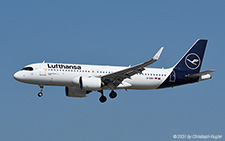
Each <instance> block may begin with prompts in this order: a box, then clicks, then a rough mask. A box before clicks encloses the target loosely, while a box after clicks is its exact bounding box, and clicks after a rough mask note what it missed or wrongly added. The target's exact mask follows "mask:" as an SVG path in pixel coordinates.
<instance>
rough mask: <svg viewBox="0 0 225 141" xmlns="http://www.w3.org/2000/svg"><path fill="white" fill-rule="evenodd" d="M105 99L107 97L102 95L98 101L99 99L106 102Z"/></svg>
mask: <svg viewBox="0 0 225 141" xmlns="http://www.w3.org/2000/svg"><path fill="white" fill-rule="evenodd" d="M106 100H107V98H106V97H105V96H104V95H102V96H101V97H100V98H99V101H100V102H101V103H104V102H106Z"/></svg>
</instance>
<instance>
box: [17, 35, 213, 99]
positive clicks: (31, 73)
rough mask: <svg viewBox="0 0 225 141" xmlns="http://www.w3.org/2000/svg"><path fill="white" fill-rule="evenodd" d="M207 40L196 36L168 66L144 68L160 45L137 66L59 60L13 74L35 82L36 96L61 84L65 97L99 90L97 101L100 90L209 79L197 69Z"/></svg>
mask: <svg viewBox="0 0 225 141" xmlns="http://www.w3.org/2000/svg"><path fill="white" fill-rule="evenodd" d="M207 41H208V40H204V39H198V40H197V41H196V42H195V43H194V44H193V45H192V46H191V48H190V49H189V50H188V51H187V52H186V53H185V54H184V56H183V57H182V58H181V59H180V60H179V61H178V62H177V63H176V64H175V65H174V66H173V67H171V68H166V69H165V68H161V69H159V68H146V67H147V66H149V65H151V64H152V63H154V62H156V61H157V60H158V59H159V57H160V55H161V53H162V51H163V48H164V47H161V48H160V49H159V51H158V52H157V53H156V54H155V55H154V57H153V58H152V59H150V60H148V61H146V62H143V63H140V64H138V65H134V66H129V67H122V66H104V65H81V64H63V63H46V62H45V61H43V62H42V63H34V64H30V65H27V66H25V67H24V68H23V69H22V70H20V71H18V72H16V73H15V74H14V78H15V79H16V80H17V81H20V82H23V83H28V84H34V85H39V87H40V92H39V93H38V96H39V97H41V96H42V95H43V93H42V91H43V87H44V86H64V87H65V93H66V96H68V97H86V95H87V94H89V93H90V92H92V91H97V92H100V93H101V96H100V98H99V101H100V102H101V103H104V102H105V101H106V100H107V97H106V96H105V95H104V94H103V90H111V92H110V94H109V97H110V98H111V99H114V98H115V97H117V93H116V92H115V90H118V89H125V90H127V89H137V90H150V89H162V88H168V87H175V86H180V85H184V84H189V83H195V82H199V81H203V80H208V79H211V75H210V73H212V72H214V71H215V70H208V71H203V72H200V68H201V65H202V60H203V56H204V53H205V48H206V45H207Z"/></svg>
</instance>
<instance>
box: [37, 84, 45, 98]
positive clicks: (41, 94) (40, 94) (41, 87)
mask: <svg viewBox="0 0 225 141" xmlns="http://www.w3.org/2000/svg"><path fill="white" fill-rule="evenodd" d="M43 88H44V86H42V85H40V92H39V93H38V97H42V96H43V93H42V91H43Z"/></svg>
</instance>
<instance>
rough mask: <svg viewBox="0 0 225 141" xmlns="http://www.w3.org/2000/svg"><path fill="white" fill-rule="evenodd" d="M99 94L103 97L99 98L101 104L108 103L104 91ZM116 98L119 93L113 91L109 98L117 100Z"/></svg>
mask: <svg viewBox="0 0 225 141" xmlns="http://www.w3.org/2000/svg"><path fill="white" fill-rule="evenodd" d="M98 92H100V93H101V97H100V98H99V101H100V102H101V103H104V102H106V100H107V97H106V96H104V94H103V90H100V91H98ZM116 96H117V93H116V92H115V91H113V90H112V91H111V92H110V94H109V97H110V98H111V99H113V98H116Z"/></svg>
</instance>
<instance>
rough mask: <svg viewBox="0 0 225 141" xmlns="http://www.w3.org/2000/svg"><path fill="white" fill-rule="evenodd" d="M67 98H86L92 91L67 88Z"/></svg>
mask: <svg viewBox="0 0 225 141" xmlns="http://www.w3.org/2000/svg"><path fill="white" fill-rule="evenodd" d="M65 90H66V96H68V97H86V94H88V93H90V92H91V91H87V90H81V89H79V88H76V87H65Z"/></svg>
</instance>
